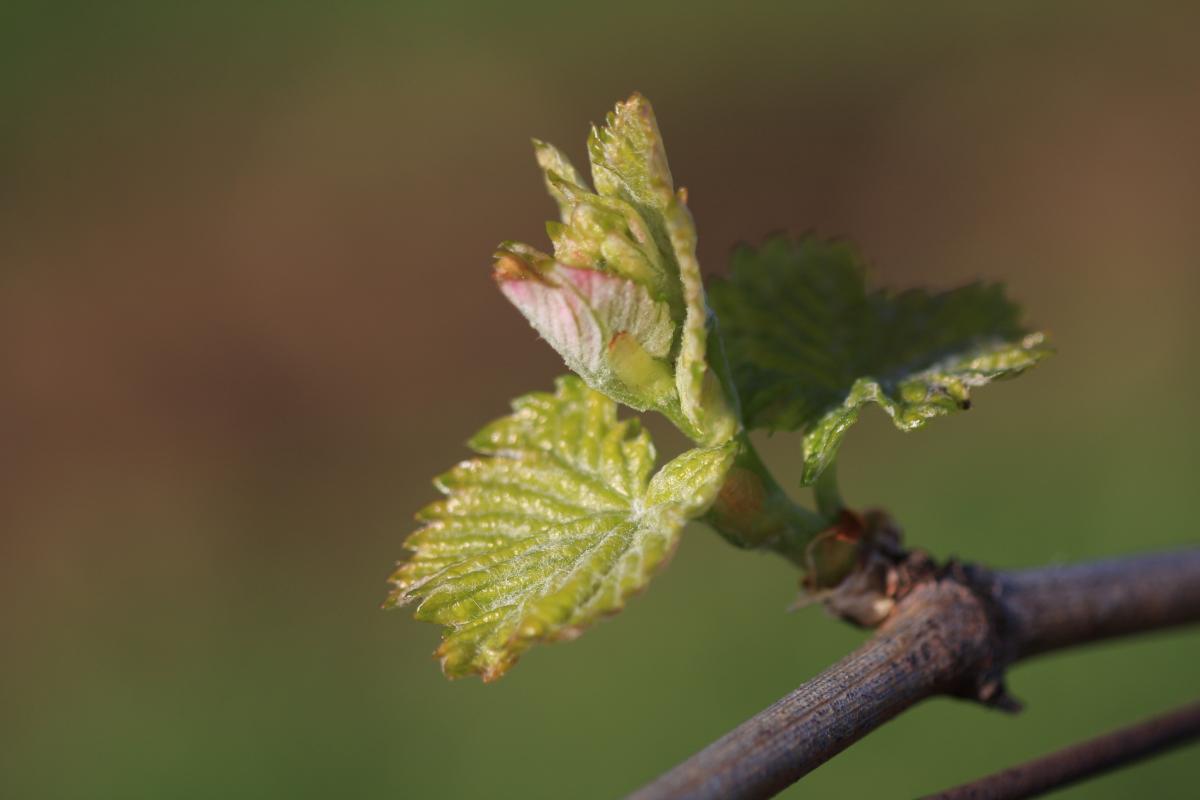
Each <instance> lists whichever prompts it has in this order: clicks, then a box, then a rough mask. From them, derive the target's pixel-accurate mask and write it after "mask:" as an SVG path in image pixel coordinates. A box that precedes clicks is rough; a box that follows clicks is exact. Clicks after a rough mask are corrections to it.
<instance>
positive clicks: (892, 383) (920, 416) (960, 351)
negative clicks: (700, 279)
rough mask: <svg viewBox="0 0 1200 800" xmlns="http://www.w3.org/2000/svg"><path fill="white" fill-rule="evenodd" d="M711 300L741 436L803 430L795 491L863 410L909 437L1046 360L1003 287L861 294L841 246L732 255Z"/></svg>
mask: <svg viewBox="0 0 1200 800" xmlns="http://www.w3.org/2000/svg"><path fill="white" fill-rule="evenodd" d="M709 292H710V298H711V302H712V305H713V307H714V309H715V310H716V311H717V315H718V317H719V318H720V321H721V329H722V333H723V336H724V342H725V347H726V353H727V356H728V358H729V361H730V365H731V369H732V372H733V378H734V383H735V384H736V385H737V388H738V393H739V396H740V399H741V403H742V411H743V415H744V420H745V423H746V425H747V427H750V428H768V429H785V430H800V431H803V432H804V439H803V447H804V482H805V483H812V482H813V481H815V480H816V478H817V476H818V475H820V473H821V472H822V471H823V470H824V469H825V468H826V467H827V466H828V465H829V464H830V463H831V462H832V460H833V458H834V456H835V455H836V453H837V448H838V446H839V444H840V443H841V439H842V436H843V435H844V434H845V432H846V430H847V429H848V428H849V427H850V426H851V425H853V424H854V422H855V421H856V420H857V419H858V413H859V410H860V409H861V408H862V406H863V405H864V404H866V403H872V402H873V403H878V404H879V405H880V406H881V407H882V408H883V410H884V411H885V412H886V413H887V414H888V416H889V417H891V419H892V421H893V422H894V423H895V425H896V427H898V428H900V429H901V430H905V431H908V430H914V429H916V428H919V427H921V426H923V425H924V424H926V423H927V422H928V421H929V420H931V419H933V418H935V417H939V416H943V415H945V414H949V413H952V412H954V411H958V410H963V409H966V408H969V407H970V393H971V390H972V389H973V388H975V387H978V386H982V385H984V384H987V383H990V382H991V381H994V380H999V379H1002V378H1010V377H1013V376H1016V375H1019V374H1020V373H1022V372H1024V371H1025V370H1026V369H1029V368H1030V367H1032V366H1034V365H1035V364H1037V363H1038V361H1040V360H1041V359H1042V358H1044V357H1046V356H1047V355H1049V354H1050V353H1051V352H1052V351H1051V350H1050V348H1049V347H1048V346H1047V345H1046V344H1045V337H1044V336H1043V335H1042V334H1040V333H1030V332H1029V331H1027V330H1026V329H1025V328H1024V327H1023V326H1022V325H1021V322H1020V309H1019V308H1018V307H1017V306H1016V305H1015V304H1014V303H1012V302H1011V301H1010V300H1008V299H1007V297H1005V294H1004V290H1003V288H1002V287H1001V286H999V285H985V284H971V285H968V286H964V287H962V288H959V289H954V290H951V291H947V292H942V293H930V292H927V291H925V290H916V289H914V290H909V291H904V292H900V293H892V292H889V291H884V290H872V291H869V290H868V289H867V285H866V270H865V268H864V265H863V263H862V262H861V261H860V260H859V259H858V257H857V256H856V255H855V254H854V252H853V251H852V250H851V249H850V248H849V247H848V246H847V245H845V244H843V243H840V242H827V241H819V240H802V241H796V240H793V239H789V238H783V237H780V238H776V239H773V240H770V241H768V242H767V243H766V244H765V245H763V246H762V247H761V248H758V249H753V248H742V249H740V250H738V251H737V252H736V253H735V254H734V258H733V268H732V272H731V274H730V277H729V278H728V279H727V280H725V281H721V282H718V283H716V284H715V285H713V286H712V287H710V290H709Z"/></svg>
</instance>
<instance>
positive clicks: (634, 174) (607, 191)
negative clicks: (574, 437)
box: [494, 94, 737, 445]
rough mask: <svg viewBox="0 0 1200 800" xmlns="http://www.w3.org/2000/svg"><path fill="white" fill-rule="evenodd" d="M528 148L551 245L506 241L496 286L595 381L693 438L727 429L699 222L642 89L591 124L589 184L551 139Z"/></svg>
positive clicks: (715, 436) (718, 435)
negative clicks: (550, 206) (539, 180)
mask: <svg viewBox="0 0 1200 800" xmlns="http://www.w3.org/2000/svg"><path fill="white" fill-rule="evenodd" d="M534 152H535V155H536V156H537V161H538V165H539V166H540V167H541V169H542V173H543V177H544V178H545V182H546V188H547V189H548V190H549V192H550V194H551V196H552V197H553V198H554V200H555V202H556V203H557V204H558V207H559V220H557V221H552V222H549V223H547V225H546V231H547V233H548V235H549V237H550V239H551V241H552V242H553V243H554V254H553V256H549V255H543V254H542V253H540V252H538V251H537V250H535V249H534V248H532V247H529V246H528V245H524V244H520V243H515V242H506V243H504V244H502V245H501V247H500V249H499V251H498V252H497V253H496V263H495V270H494V274H495V277H496V280H497V283H498V284H499V285H500V288H501V291H502V292H504V295H505V296H506V297H507V298H508V299H509V300H510V301H511V302H512V303H513V304H514V305H515V306H517V308H518V309H519V310H520V311H521V313H522V314H524V315H525V317H526V319H528V320H529V322H530V324H531V325H533V327H534V328H536V329H537V330H538V332H539V333H541V335H542V337H543V338H545V339H546V340H547V341H548V342H549V343H550V344H551V345H552V346H553V347H554V348H555V349H556V350H558V352H559V354H560V355H562V356H563V360H564V361H565V362H566V363H567V366H569V367H570V368H571V369H572V370H574V371H575V372H576V373H578V374H579V375H580V376H581V377H583V379H584V380H585V381H586V382H587V384H588V385H589V386H591V387H592V388H594V389H597V390H599V391H601V392H604V393H605V394H607V395H608V396H609V397H612V398H613V399H615V400H617V401H618V402H621V403H625V404H627V405H629V406H632V407H633V408H637V409H639V410H647V409H654V410H656V411H660V412H661V413H663V414H665V415H666V416H667V417H668V418H669V419H671V421H672V422H674V423H675V424H676V425H677V426H678V427H679V428H680V430H682V431H683V432H684V433H685V434H686V435H687V436H689V437H690V438H691V439H693V440H694V441H696V442H698V443H701V444H708V445H711V444H716V443H719V442H723V441H726V440H728V439H729V438H730V437H731V436H732V435H733V433H734V432H735V430H736V427H737V420H736V417H735V415H734V414H733V413H732V412H731V411H730V409H729V406H728V404H727V398H726V397H725V396H724V394H723V390H722V388H721V386H720V385H719V381H718V380H717V378H716V377H715V376H714V375H712V374H711V371H710V370H709V364H708V361H707V359H706V347H707V334H708V305H707V303H706V302H705V297H704V286H703V284H702V282H701V279H700V264H699V262H698V261H697V259H696V226H695V224H694V222H693V220H692V215H691V212H690V211H689V210H688V208H687V193H686V191H684V190H683V189H678V190H677V189H676V188H675V185H674V181H673V180H672V177H671V170H670V167H669V166H668V165H667V155H666V150H665V149H664V147H663V141H662V136H661V134H660V133H659V129H658V123H657V121H656V120H655V116H654V110H653V109H652V108H651V106H650V103H649V101H648V100H646V98H644V97H642V96H641V95H639V94H634V95H633V96H632V97H630V98H629V99H628V100H626V101H625V102H622V103H618V104H617V105H616V108H615V109H614V110H613V111H612V112H611V113H609V114H608V116H607V119H606V123H605V124H604V125H602V126H598V127H593V128H592V131H591V135H590V136H589V138H588V157H589V161H590V166H591V174H592V182H593V184H594V185H595V190H594V191H593V190H592V189H591V188H590V187H589V186H588V185H587V183H586V182H585V180H584V178H583V176H582V175H581V174H580V172H579V171H578V170H577V169H575V167H574V166H573V165H572V164H571V163H570V161H569V160H568V159H567V157H566V156H565V155H564V154H563V153H562V152H561V151H560V150H558V149H557V148H555V147H554V146H552V145H549V144H546V143H545V142H541V141H537V140H534ZM599 295H605V296H606V297H615V296H617V295H619V296H620V298H621V299H620V301H619V302H616V303H612V302H607V301H600V302H597V301H596V298H598V297H599ZM651 329H653V335H652V339H653V341H652V342H648V341H647V335H648V332H649V331H650V330H651ZM664 331H665V332H666V339H667V346H666V348H665V349H664V348H663V347H660V346H659V344H660V343H661V341H662V339H663V336H662V334H663V332H664Z"/></svg>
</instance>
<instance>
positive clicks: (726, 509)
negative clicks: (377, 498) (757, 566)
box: [704, 431, 829, 567]
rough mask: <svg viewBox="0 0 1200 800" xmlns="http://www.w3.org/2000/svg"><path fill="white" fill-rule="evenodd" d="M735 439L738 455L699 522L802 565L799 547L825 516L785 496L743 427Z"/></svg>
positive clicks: (734, 541) (817, 529) (823, 522)
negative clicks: (703, 521) (710, 507)
mask: <svg viewBox="0 0 1200 800" xmlns="http://www.w3.org/2000/svg"><path fill="white" fill-rule="evenodd" d="M736 438H737V442H738V446H739V450H738V455H737V457H736V458H735V459H734V462H733V467H732V468H731V469H730V471H729V474H728V476H727V477H726V479H725V484H724V486H722V487H721V492H720V494H719V496H718V497H717V501H716V502H715V503H714V504H713V507H712V509H711V510H710V511H709V512H708V514H707V515H705V518H704V519H705V521H706V522H708V523H709V524H710V525H712V526H713V527H714V528H716V530H717V531H718V532H719V533H720V534H721V535H722V536H724V537H725V538H726V539H727V540H728V541H730V542H731V543H732V544H734V545H736V546H738V547H742V548H748V549H750V548H753V549H766V550H774V551H775V552H777V553H779V554H780V555H783V556H784V557H786V558H788V559H790V560H791V561H793V562H795V563H796V564H797V565H799V566H801V567H803V566H804V564H805V561H804V551H805V547H806V546H807V545H808V543H809V542H810V541H812V538H813V537H814V536H816V535H817V534H818V533H820V532H821V531H823V530H825V529H826V528H828V527H829V521H828V519H827V518H826V517H825V516H824V515H823V514H817V513H814V512H812V511H810V510H809V509H807V508H804V507H803V506H801V505H799V504H797V503H796V502H795V501H793V500H792V499H791V497H789V496H788V494H787V492H785V491H784V490H783V487H781V486H780V485H779V482H778V481H776V480H775V477H774V476H773V475H772V474H771V472H770V470H768V469H767V465H766V464H764V463H763V461H762V459H761V458H760V457H759V455H758V451H757V450H755V448H754V445H753V443H752V442H751V441H750V437H749V435H748V434H747V433H746V432H745V431H742V432H741V433H739V434H738V435H737V437H736Z"/></svg>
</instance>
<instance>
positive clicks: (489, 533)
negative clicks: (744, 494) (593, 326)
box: [388, 376, 735, 680]
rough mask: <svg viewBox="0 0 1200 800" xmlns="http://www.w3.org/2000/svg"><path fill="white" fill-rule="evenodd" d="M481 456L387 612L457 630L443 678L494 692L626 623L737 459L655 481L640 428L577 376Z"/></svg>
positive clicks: (427, 531)
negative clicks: (398, 610)
mask: <svg viewBox="0 0 1200 800" xmlns="http://www.w3.org/2000/svg"><path fill="white" fill-rule="evenodd" d="M471 447H472V448H473V449H474V450H476V451H477V452H478V453H480V454H481V456H482V457H480V458H474V459H471V460H469V461H464V462H463V463H461V464H459V465H458V466H456V467H455V468H454V469H452V470H451V471H449V472H447V473H446V474H445V475H442V476H441V477H440V478H438V479H437V481H436V485H437V487H438V488H439V489H440V490H441V491H442V492H443V493H444V494H445V495H446V497H445V498H444V499H442V500H440V501H438V502H436V503H433V504H432V505H430V506H428V507H427V508H425V509H424V510H423V511H422V512H421V513H420V514H419V515H418V518H419V519H420V520H421V521H422V522H424V527H422V528H421V529H420V530H418V531H417V532H416V533H414V534H413V535H412V536H410V537H409V539H408V541H407V542H406V543H405V546H406V547H407V548H408V549H409V550H411V551H412V555H411V556H410V557H409V559H408V560H407V561H405V562H403V563H401V565H400V567H399V569H398V570H397V571H396V573H395V574H394V575H393V576H392V583H393V584H394V587H395V588H394V590H393V591H392V593H391V595H390V597H389V601H388V604H389V605H404V604H407V603H412V602H416V603H417V604H418V605H417V610H416V617H417V618H418V619H421V620H427V621H430V622H437V623H440V624H443V625H445V626H447V632H446V634H445V637H444V640H443V642H442V646H441V647H440V648H439V649H438V651H437V655H438V657H439V658H440V659H441V662H442V669H443V671H444V672H445V673H446V675H447V676H449V677H459V676H462V675H467V674H471V673H478V674H480V675H482V676H483V678H484V680H493V679H495V678H498V677H500V676H501V675H502V674H503V673H504V672H505V671H506V670H507V669H508V668H509V667H511V666H512V665H513V663H514V662H515V661H516V660H517V658H518V657H519V656H520V655H521V653H523V652H524V651H525V650H526V649H528V648H529V646H530V645H531V644H533V643H534V642H538V641H555V640H562V639H570V638H573V637H575V636H577V635H578V634H579V633H580V632H581V631H582V630H583V629H584V628H585V627H586V626H587V625H589V624H591V623H592V622H594V621H596V620H597V619H598V618H600V617H601V616H603V615H605V614H612V613H615V612H617V611H619V610H621V609H622V608H623V607H624V605H625V602H626V601H627V600H628V598H629V597H630V595H632V594H634V593H635V592H637V591H638V590H640V589H641V588H642V587H644V586H645V585H646V583H647V582H648V581H649V579H650V577H651V575H652V574H653V573H654V571H655V570H656V569H657V568H658V567H660V566H661V565H662V564H663V563H664V562H665V561H666V560H667V559H668V558H669V557H670V555H671V553H672V552H673V551H674V549H675V546H676V544H677V543H678V539H679V534H680V532H681V531H682V529H683V526H684V524H685V523H686V522H687V520H688V519H690V518H692V517H695V516H698V515H700V514H702V513H704V511H705V510H707V508H708V506H709V505H710V504H711V503H712V501H713V499H714V497H715V496H716V493H717V491H718V489H719V488H720V485H721V482H722V479H723V478H724V475H725V473H726V471H727V470H728V468H729V465H730V463H731V461H732V459H733V456H734V447H735V446H734V445H733V444H726V445H723V446H718V447H710V448H698V449H694V450H690V451H688V452H686V453H684V454H683V455H681V456H679V457H678V458H676V459H674V460H673V461H671V462H670V463H668V464H667V465H665V466H664V467H663V468H662V469H661V470H659V471H658V473H657V474H655V475H653V477H651V472H652V470H653V468H654V460H655V455H654V447H653V445H652V444H651V442H650V438H649V436H648V434H646V433H645V432H644V431H643V430H641V428H640V426H639V424H638V422H637V420H624V421H618V420H617V416H616V404H615V403H613V401H612V400H610V399H608V398H607V397H605V396H604V395H602V394H600V393H598V392H596V391H593V390H591V389H589V388H588V387H587V386H585V385H584V383H583V382H582V381H581V380H580V379H578V378H576V377H574V376H571V377H565V378H560V379H559V381H558V388H557V391H556V392H555V393H554V394H547V393H537V394H530V395H526V396H524V397H521V398H519V399H518V400H516V401H515V402H514V403H513V413H512V414H511V415H509V416H507V417H503V418H501V419H499V420H497V421H495V422H493V423H492V424H490V425H488V426H487V427H485V428H484V429H483V430H482V431H480V432H479V433H478V434H477V435H476V436H475V437H474V438H473V439H472V440H471Z"/></svg>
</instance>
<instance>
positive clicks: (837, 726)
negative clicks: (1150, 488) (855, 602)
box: [633, 548, 1200, 800]
mask: <svg viewBox="0 0 1200 800" xmlns="http://www.w3.org/2000/svg"><path fill="white" fill-rule="evenodd" d="M1197 621H1200V548H1193V549H1188V550H1181V551H1176V552H1172V553H1164V554H1159V555H1150V556H1140V557H1134V558H1128V559H1121V560H1115V561H1107V562H1098V563H1090V564H1080V565H1074V566H1068V567H1053V568H1045V569H1033V570H1026V571H1020V572H1011V573H998V574H990V573H986V572H985V571H981V570H959V571H958V572H957V573H955V572H953V571H951V572H949V573H945V572H943V573H939V574H938V575H937V576H936V577H935V578H934V579H932V580H928V581H924V582H922V583H919V584H918V585H916V586H915V587H914V588H913V589H912V591H911V592H909V593H908V594H907V596H905V597H904V598H903V599H902V600H901V601H900V602H899V603H898V604H897V605H896V608H895V611H894V612H893V613H892V615H891V616H890V617H889V619H888V620H887V621H886V622H885V623H884V624H883V625H882V626H881V627H880V630H879V633H878V634H876V635H875V637H873V638H872V639H871V640H870V641H868V642H867V643H866V644H865V645H863V646H862V647H861V648H859V649H858V650H857V651H855V652H854V653H852V654H851V655H849V656H847V657H846V658H844V659H842V660H841V661H840V662H838V663H837V664H835V665H834V666H832V667H830V668H829V669H827V670H826V671H825V672H823V673H821V674H820V675H818V676H817V677H816V678H814V679H813V680H811V681H809V682H808V683H805V684H804V685H802V686H800V687H799V688H798V689H796V690H795V691H794V692H792V693H791V694H789V695H788V696H787V697H784V698H783V699H782V700H780V701H779V702H777V703H776V704H775V705H773V706H771V707H770V708H768V709H767V710H765V711H763V712H762V713H760V714H758V715H757V716H755V717H753V718H752V719H750V720H749V721H747V722H745V723H744V724H742V725H740V726H739V727H737V728H736V729H734V730H733V731H731V732H730V733H728V734H726V735H725V736H723V737H722V738H721V739H719V740H717V741H716V742H715V743H713V744H712V745H710V746H709V747H707V748H706V749H704V750H702V751H701V752H700V753H698V754H696V755H695V756H693V757H692V758H690V759H688V760H687V761H685V762H684V763H683V764H680V765H679V766H677V767H676V768H675V769H673V770H671V771H670V772H668V773H666V774H665V775H663V776H662V777H660V778H658V779H657V780H655V781H654V782H652V783H650V784H649V785H647V786H645V787H644V788H642V789H641V790H639V791H638V792H636V793H634V795H633V797H634V798H637V800H665V799H666V798H683V797H687V798H692V799H693V800H703V799H704V798H713V800H715V799H716V798H731V799H733V800H737V799H739V798H761V797H770V796H772V795H774V794H775V793H776V792H778V791H780V790H781V789H783V788H785V787H786V786H788V785H789V784H791V783H792V782H793V781H796V780H797V779H799V778H800V777H802V776H803V775H805V774H807V773H808V772H810V771H811V770H813V769H815V768H816V767H818V766H820V765H821V764H823V763H824V762H825V761H827V760H828V759H830V758H832V757H833V756H835V755H837V754H838V753H840V752H841V751H842V750H844V749H845V748H847V747H849V746H850V745H851V744H853V743H854V742H856V741H857V740H858V739H860V738H862V737H863V736H865V735H866V734H868V733H870V732H871V731H873V730H874V729H876V728H878V727H879V726H880V725H882V724H883V723H885V722H887V721H888V720H889V719H892V718H893V717H895V716H896V715H898V714H900V713H901V712H903V711H904V710H906V709H907V708H909V707H911V706H913V705H915V704H916V703H918V702H920V701H921V700H924V699H926V698H929V697H932V696H935V695H954V696H967V697H972V698H976V699H980V700H983V701H984V702H988V703H990V704H992V705H997V706H1000V707H1002V708H1013V707H1014V706H1015V703H1013V702H1012V701H1011V699H1010V698H1008V697H1007V695H1006V694H1005V693H1004V690H1003V684H1002V677H1003V670H1004V668H1005V667H1007V666H1008V665H1009V664H1011V663H1013V662H1014V661H1017V660H1020V659H1023V658H1027V657H1030V656H1033V655H1036V654H1038V653H1044V652H1049V651H1051V650H1057V649H1060V648H1063V647H1069V646H1073V645H1078V644H1083V643H1085V642H1091V641H1095V640H1098V639H1105V638H1109V637H1113V636H1123V635H1127V634H1131V633H1136V632H1144V631H1150V630H1155V629H1158V628H1164V627H1168V626H1172V625H1180V624H1184V623H1192V622H1197Z"/></svg>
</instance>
